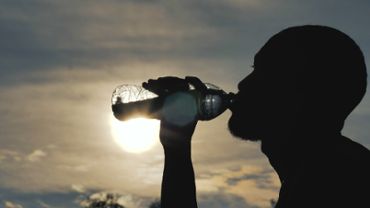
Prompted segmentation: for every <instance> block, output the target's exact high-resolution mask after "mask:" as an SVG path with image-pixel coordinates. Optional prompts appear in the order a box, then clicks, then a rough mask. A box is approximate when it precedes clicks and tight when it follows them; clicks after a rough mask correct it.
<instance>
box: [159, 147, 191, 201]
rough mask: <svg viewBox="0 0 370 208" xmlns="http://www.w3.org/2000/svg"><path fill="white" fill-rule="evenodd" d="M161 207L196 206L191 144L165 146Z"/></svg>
mask: <svg viewBox="0 0 370 208" xmlns="http://www.w3.org/2000/svg"><path fill="white" fill-rule="evenodd" d="M164 153H165V164H164V172H163V181H162V194H161V204H162V208H196V207H197V202H196V190H195V178H194V170H193V164H192V161H191V144H190V143H189V144H187V145H185V146H181V147H170V148H169V147H165V148H164Z"/></svg>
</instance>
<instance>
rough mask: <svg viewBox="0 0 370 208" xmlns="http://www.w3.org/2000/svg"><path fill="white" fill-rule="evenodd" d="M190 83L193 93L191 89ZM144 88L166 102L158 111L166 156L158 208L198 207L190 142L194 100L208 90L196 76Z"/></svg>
mask: <svg viewBox="0 0 370 208" xmlns="http://www.w3.org/2000/svg"><path fill="white" fill-rule="evenodd" d="M189 83H190V84H191V85H192V86H193V87H194V88H195V89H196V90H191V89H190V87H189ZM143 87H144V88H145V89H148V90H150V91H152V92H154V93H156V94H158V95H159V96H160V97H164V99H165V100H164V102H163V107H162V110H161V112H160V117H161V129H160V139H161V143H162V145H163V148H164V153H165V163H164V171H163V180H162V193H161V207H162V208H174V207H176V208H197V200H196V192H195V178H194V170H193V164H192V161H191V144H190V143H191V137H192V135H193V133H194V129H195V126H196V125H197V121H198V118H197V116H198V99H197V98H198V96H199V95H201V93H204V91H205V90H206V89H207V88H206V86H205V85H204V84H203V83H202V82H201V81H200V80H199V79H198V78H196V77H186V78H185V79H180V78H177V77H162V78H159V79H157V80H149V81H148V82H146V83H143Z"/></svg>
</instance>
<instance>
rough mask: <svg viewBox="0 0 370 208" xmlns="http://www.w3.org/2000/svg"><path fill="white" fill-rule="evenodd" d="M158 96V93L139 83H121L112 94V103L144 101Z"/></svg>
mask: <svg viewBox="0 0 370 208" xmlns="http://www.w3.org/2000/svg"><path fill="white" fill-rule="evenodd" d="M155 97H158V95H157V94H155V93H152V92H150V91H148V90H146V89H144V88H143V87H141V86H137V85H127V84H125V85H120V86H118V87H117V88H116V89H115V90H114V91H113V95H112V100H111V101H112V105H115V104H120V103H123V104H124V103H130V102H136V101H142V100H146V99H151V98H155Z"/></svg>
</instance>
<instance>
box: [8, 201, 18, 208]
mask: <svg viewBox="0 0 370 208" xmlns="http://www.w3.org/2000/svg"><path fill="white" fill-rule="evenodd" d="M4 206H5V208H23V206H22V205H20V204H17V203H14V202H10V201H5V202H4Z"/></svg>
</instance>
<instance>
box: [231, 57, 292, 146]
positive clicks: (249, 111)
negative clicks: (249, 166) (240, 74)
mask: <svg viewBox="0 0 370 208" xmlns="http://www.w3.org/2000/svg"><path fill="white" fill-rule="evenodd" d="M254 68H255V69H254V71H253V72H252V73H251V74H249V75H248V76H247V77H246V78H245V79H243V80H242V81H241V82H240V83H239V84H238V89H239V92H238V93H237V94H236V96H235V102H234V103H233V105H232V106H231V108H230V110H231V111H232V115H231V118H230V120H229V124H228V125H229V130H230V132H231V133H232V134H233V135H234V136H236V137H240V138H242V139H245V140H252V141H257V140H261V139H263V138H262V137H265V136H266V135H269V134H277V133H283V134H284V133H285V132H284V131H287V130H289V128H291V127H292V126H293V125H294V122H295V121H294V119H295V108H296V106H295V105H296V103H297V102H293V99H295V94H294V86H292V85H291V84H289V82H288V81H287V80H285V78H284V77H285V76H277V74H276V73H275V72H276V71H272V70H278V67H277V68H274V69H272V67H271V66H266V65H264V64H261V63H256V61H255V67H254Z"/></svg>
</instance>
